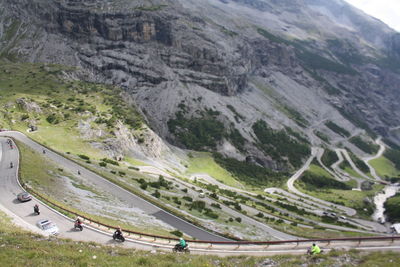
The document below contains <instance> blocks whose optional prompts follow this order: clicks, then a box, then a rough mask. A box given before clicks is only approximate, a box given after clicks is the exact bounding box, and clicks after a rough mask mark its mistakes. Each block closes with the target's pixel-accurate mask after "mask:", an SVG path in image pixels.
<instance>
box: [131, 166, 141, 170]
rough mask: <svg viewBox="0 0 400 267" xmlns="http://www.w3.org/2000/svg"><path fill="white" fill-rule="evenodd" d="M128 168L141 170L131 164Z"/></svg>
mask: <svg viewBox="0 0 400 267" xmlns="http://www.w3.org/2000/svg"><path fill="white" fill-rule="evenodd" d="M128 169H131V170H135V171H139V170H140V169H139V168H137V167H133V166H129V167H128Z"/></svg>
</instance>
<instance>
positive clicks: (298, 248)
mask: <svg viewBox="0 0 400 267" xmlns="http://www.w3.org/2000/svg"><path fill="white" fill-rule="evenodd" d="M0 135H2V136H5V135H7V136H12V137H13V138H15V139H18V140H20V141H21V142H23V143H25V144H27V145H28V146H30V147H31V148H33V149H35V150H37V151H41V150H42V149H44V147H42V146H40V145H39V144H37V143H36V142H33V141H32V140H30V139H29V138H27V137H26V136H24V135H23V134H21V133H18V132H7V133H0ZM46 156H48V157H49V158H51V159H52V160H54V161H55V162H57V163H58V164H60V163H61V166H63V167H64V168H65V169H67V168H68V169H71V170H76V169H79V170H80V171H81V173H82V175H85V177H87V178H88V179H93V177H95V178H96V179H102V180H104V179H103V178H101V177H97V175H96V174H94V173H91V172H90V171H88V170H86V169H84V168H82V167H81V166H79V165H77V164H75V163H74V162H72V161H70V160H68V159H65V158H63V157H62V156H60V155H58V154H56V153H54V152H51V151H48V152H47V153H46ZM10 162H13V163H14V166H15V167H13V168H10ZM18 168H19V151H18V149H17V148H16V147H15V146H13V148H11V147H10V145H9V144H8V143H7V138H5V137H1V136H0V210H3V211H4V210H6V211H7V214H8V215H10V216H11V217H12V218H13V219H14V220H13V221H14V222H15V221H19V225H21V226H23V227H24V228H26V229H28V230H35V227H36V226H35V224H36V222H37V221H38V220H39V219H44V218H47V219H50V220H52V221H53V222H55V223H56V224H57V225H58V227H59V228H60V234H59V237H62V238H70V239H73V240H77V241H92V242H96V243H101V244H109V245H115V244H116V243H115V241H113V240H112V238H111V236H110V233H109V232H106V231H102V230H99V229H97V228H93V227H90V226H88V225H85V229H84V232H76V231H75V230H73V221H72V220H71V219H69V218H67V217H66V216H64V215H62V214H60V213H59V212H57V211H56V210H54V209H51V208H49V207H47V206H46V205H45V204H44V203H41V202H40V201H39V200H37V199H35V198H33V200H32V201H30V202H25V203H20V202H19V201H17V200H16V196H17V194H18V193H20V192H21V191H23V190H22V188H21V186H20V184H19V182H18V179H17V178H18V177H17V175H18ZM102 182H104V184H106V185H107V186H108V187H110V188H111V189H112V190H115V192H118V193H121V194H122V196H123V197H124V198H128V197H131V196H130V195H132V194H131V193H129V192H126V191H125V190H124V189H122V188H119V187H117V186H113V185H111V184H110V183H109V182H108V181H102ZM132 199H135V198H132ZM34 203H40V204H41V214H40V215H38V216H37V215H34V214H33V208H32V206H33V204H34ZM150 207H151V206H150ZM151 208H152V209H155V207H151ZM157 212H159V211H157ZM171 216H173V215H171ZM177 219H179V218H177ZM28 226H29V227H28ZM195 229H196V231H197V230H201V229H198V228H196V227H195ZM205 235H206V236H210V235H211V238H216V236H214V235H213V234H210V233H208V232H205ZM217 238H218V237H217ZM285 242H286V241H285ZM311 242H312V241H309V242H308V241H306V242H302V243H296V241H294V243H289V242H287V243H282V244H278V245H274V246H268V245H251V244H249V245H237V244H226V245H218V244H215V245H213V246H210V244H204V245H202V244H195V243H194V244H193V249H192V250H193V251H194V252H195V253H196V254H216V255H276V254H304V253H305V250H306V248H307V247H309V246H310V244H311ZM120 245H121V246H124V247H127V248H135V249H144V250H149V249H168V250H169V249H170V248H171V244H169V243H162V244H160V243H154V242H152V241H145V240H133V239H131V238H127V242H125V243H123V244H120ZM320 245H321V246H322V247H323V248H324V250H326V251H329V250H330V249H331V248H330V247H332V248H335V249H338V248H343V249H349V248H355V249H358V250H364V251H372V250H391V251H399V250H400V241H397V240H395V241H394V242H393V241H390V240H375V241H368V242H367V241H365V242H363V243H361V241H357V240H340V241H334V243H331V241H329V242H328V241H326V242H325V243H324V241H320ZM191 247H192V246H191Z"/></svg>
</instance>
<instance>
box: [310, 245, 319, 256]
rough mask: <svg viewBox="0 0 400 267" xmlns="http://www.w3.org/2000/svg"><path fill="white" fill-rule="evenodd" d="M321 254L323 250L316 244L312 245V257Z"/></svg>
mask: <svg viewBox="0 0 400 267" xmlns="http://www.w3.org/2000/svg"><path fill="white" fill-rule="evenodd" d="M320 253H321V249H320V248H319V246H317V245H316V244H315V243H314V244H312V246H311V250H310V254H311V255H317V254H320Z"/></svg>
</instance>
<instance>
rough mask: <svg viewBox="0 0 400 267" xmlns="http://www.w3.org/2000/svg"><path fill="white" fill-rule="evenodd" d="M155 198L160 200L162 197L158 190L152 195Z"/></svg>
mask: <svg viewBox="0 0 400 267" xmlns="http://www.w3.org/2000/svg"><path fill="white" fill-rule="evenodd" d="M151 195H152V196H153V197H155V198H160V197H161V193H160V192H158V190H156V191H155V192H154V193H153V194H151Z"/></svg>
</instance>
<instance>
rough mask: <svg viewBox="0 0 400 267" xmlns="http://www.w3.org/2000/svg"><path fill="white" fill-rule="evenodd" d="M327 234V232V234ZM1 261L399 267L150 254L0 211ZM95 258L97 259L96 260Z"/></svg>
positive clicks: (383, 257)
mask: <svg viewBox="0 0 400 267" xmlns="http://www.w3.org/2000/svg"><path fill="white" fill-rule="evenodd" d="M325 232H326V231H325ZM0 240H1V241H0V243H1V249H0V258H1V264H2V266H16V267H19V266H21V267H22V266H57V267H59V266H60V267H64V266H65V267H67V266H68V267H69V266H88V267H89V266H93V267H94V266H96V267H97V266H121V267H124V266H149V267H150V266H157V267H158V266H160V267H164V266H165V267H167V266H177V267H189V266H190V267H211V266H219V267H233V266H235V267H247V266H264V265H265V264H263V262H265V261H266V260H272V261H274V262H275V263H276V264H277V266H285V267H286V266H287V267H297V266H300V265H301V264H308V266H311V265H312V266H343V265H342V264H343V261H348V262H351V263H352V265H356V266H360V267H367V266H368V267H372V266H374V267H375V266H378V267H379V266H387V267H397V266H399V265H400V258H399V257H398V253H397V252H372V253H366V252H363V253H361V252H356V251H354V250H351V251H348V252H345V251H332V252H330V253H324V254H321V255H319V256H314V257H308V256H306V255H298V256H290V255H277V256H272V257H251V256H237V257H232V256H229V257H217V256H212V255H203V256H202V255H187V254H173V253H168V252H156V253H150V252H147V251H138V250H135V249H125V248H122V247H119V246H104V245H100V244H96V243H93V242H77V241H72V240H67V239H59V238H52V239H44V238H43V237H42V236H39V235H37V234H33V233H30V232H27V231H24V230H21V229H20V228H18V227H15V226H14V225H13V224H12V223H11V220H10V218H8V217H7V216H6V215H5V214H4V213H3V212H1V211H0ZM321 248H322V249H324V247H323V246H322V247H321ZM94 256H95V257H94Z"/></svg>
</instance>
